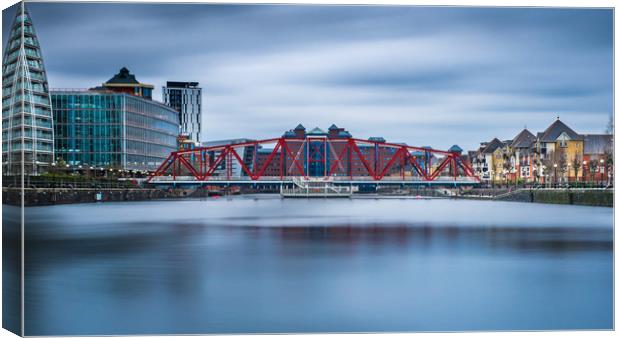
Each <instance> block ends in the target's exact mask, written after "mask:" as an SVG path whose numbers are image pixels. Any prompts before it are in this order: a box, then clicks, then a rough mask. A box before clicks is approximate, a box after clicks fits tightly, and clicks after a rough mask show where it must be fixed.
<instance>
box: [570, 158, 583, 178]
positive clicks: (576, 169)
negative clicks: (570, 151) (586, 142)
mask: <svg viewBox="0 0 620 338" xmlns="http://www.w3.org/2000/svg"><path fill="white" fill-rule="evenodd" d="M581 159H582V157H581V155H575V157H574V158H573V161H572V163H571V165H572V166H573V171H574V173H575V182H576V181H577V175H579V168H581ZM583 174H585V173H583Z"/></svg>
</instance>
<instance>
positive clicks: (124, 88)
mask: <svg viewBox="0 0 620 338" xmlns="http://www.w3.org/2000/svg"><path fill="white" fill-rule="evenodd" d="M153 88H154V87H153V85H150V84H146V83H141V82H140V81H138V80H136V76H135V75H133V74H131V73H130V72H129V69H127V68H125V67H123V68H121V70H120V71H119V72H118V74H116V75H114V76H113V77H112V78H111V79H109V80H108V81H107V82H104V83H103V84H102V85H101V87H97V88H93V89H99V90H101V89H105V90H108V91H112V92H116V93H126V94H131V95H134V96H139V97H143V98H145V99H149V100H151V99H152V98H153Z"/></svg>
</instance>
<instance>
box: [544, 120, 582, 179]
mask: <svg viewBox="0 0 620 338" xmlns="http://www.w3.org/2000/svg"><path fill="white" fill-rule="evenodd" d="M583 148H584V142H583V136H581V135H579V134H577V133H576V132H575V131H574V130H572V129H571V128H570V127H568V126H567V125H566V124H564V122H562V121H560V118H559V117H558V118H557V120H555V121H554V122H553V123H552V124H551V125H549V127H547V129H545V131H544V132H542V133H538V134H537V136H536V151H537V153H538V155H539V159H540V162H541V166H540V168H539V176H541V177H543V176H544V177H546V179H551V180H552V181H553V182H560V181H574V180H578V179H579V178H580V177H581V174H582V170H581V168H580V167H581V165H579V164H581V163H582V161H583ZM576 165H577V166H576ZM575 169H576V170H575Z"/></svg>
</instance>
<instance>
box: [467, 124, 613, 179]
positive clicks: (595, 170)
mask: <svg viewBox="0 0 620 338" xmlns="http://www.w3.org/2000/svg"><path fill="white" fill-rule="evenodd" d="M490 151H491V152H492V154H493V155H492V156H489V152H490ZM469 154H470V158H471V161H472V167H473V169H474V172H475V173H476V175H477V176H479V177H480V178H481V179H482V180H483V181H487V182H488V181H490V180H493V181H495V182H496V183H513V182H514V183H517V182H522V183H534V182H536V183H566V182H575V181H597V182H603V181H608V182H610V181H611V174H612V172H611V170H612V168H613V138H612V135H609V134H584V135H581V134H578V133H577V132H575V131H574V130H573V129H571V128H570V127H568V126H567V125H566V124H564V122H562V121H561V120H560V119H559V118H558V119H556V120H555V121H554V122H553V123H552V124H551V125H549V127H547V129H545V131H543V132H538V133H536V135H534V134H533V133H532V132H530V131H529V130H527V128H525V129H523V130H522V131H521V132H519V133H518V134H517V135H516V136H515V137H514V139H513V140H511V141H510V140H509V141H503V142H502V141H499V139H493V140H492V141H491V142H483V143H481V144H480V147H479V148H478V150H476V151H473V152H469Z"/></svg>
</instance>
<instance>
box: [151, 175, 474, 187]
mask: <svg viewBox="0 0 620 338" xmlns="http://www.w3.org/2000/svg"><path fill="white" fill-rule="evenodd" d="M296 179H298V177H296V176H291V177H284V178H282V179H281V178H280V177H261V178H260V179H257V180H252V179H251V178H250V177H231V178H230V179H227V178H219V177H209V178H208V179H205V180H197V179H195V178H194V177H193V176H177V177H171V176H159V177H154V178H153V179H152V180H151V181H150V183H151V184H155V185H175V186H178V185H259V184H261V185H262V184H294V183H295V180H296ZM314 179H315V180H314V181H313V182H316V183H329V184H334V185H366V184H374V185H377V184H379V185H424V186H431V185H434V186H437V185H477V184H479V183H480V182H479V181H478V180H477V179H476V178H473V177H458V178H454V177H438V178H436V179H435V180H432V181H430V180H424V179H421V178H405V179H404V180H403V179H402V178H400V177H398V178H396V177H393V178H392V177H390V178H388V177H384V178H383V179H381V180H374V179H372V178H370V177H353V179H351V178H350V177H329V178H326V179H323V180H320V179H319V180H317V179H316V178H314Z"/></svg>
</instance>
